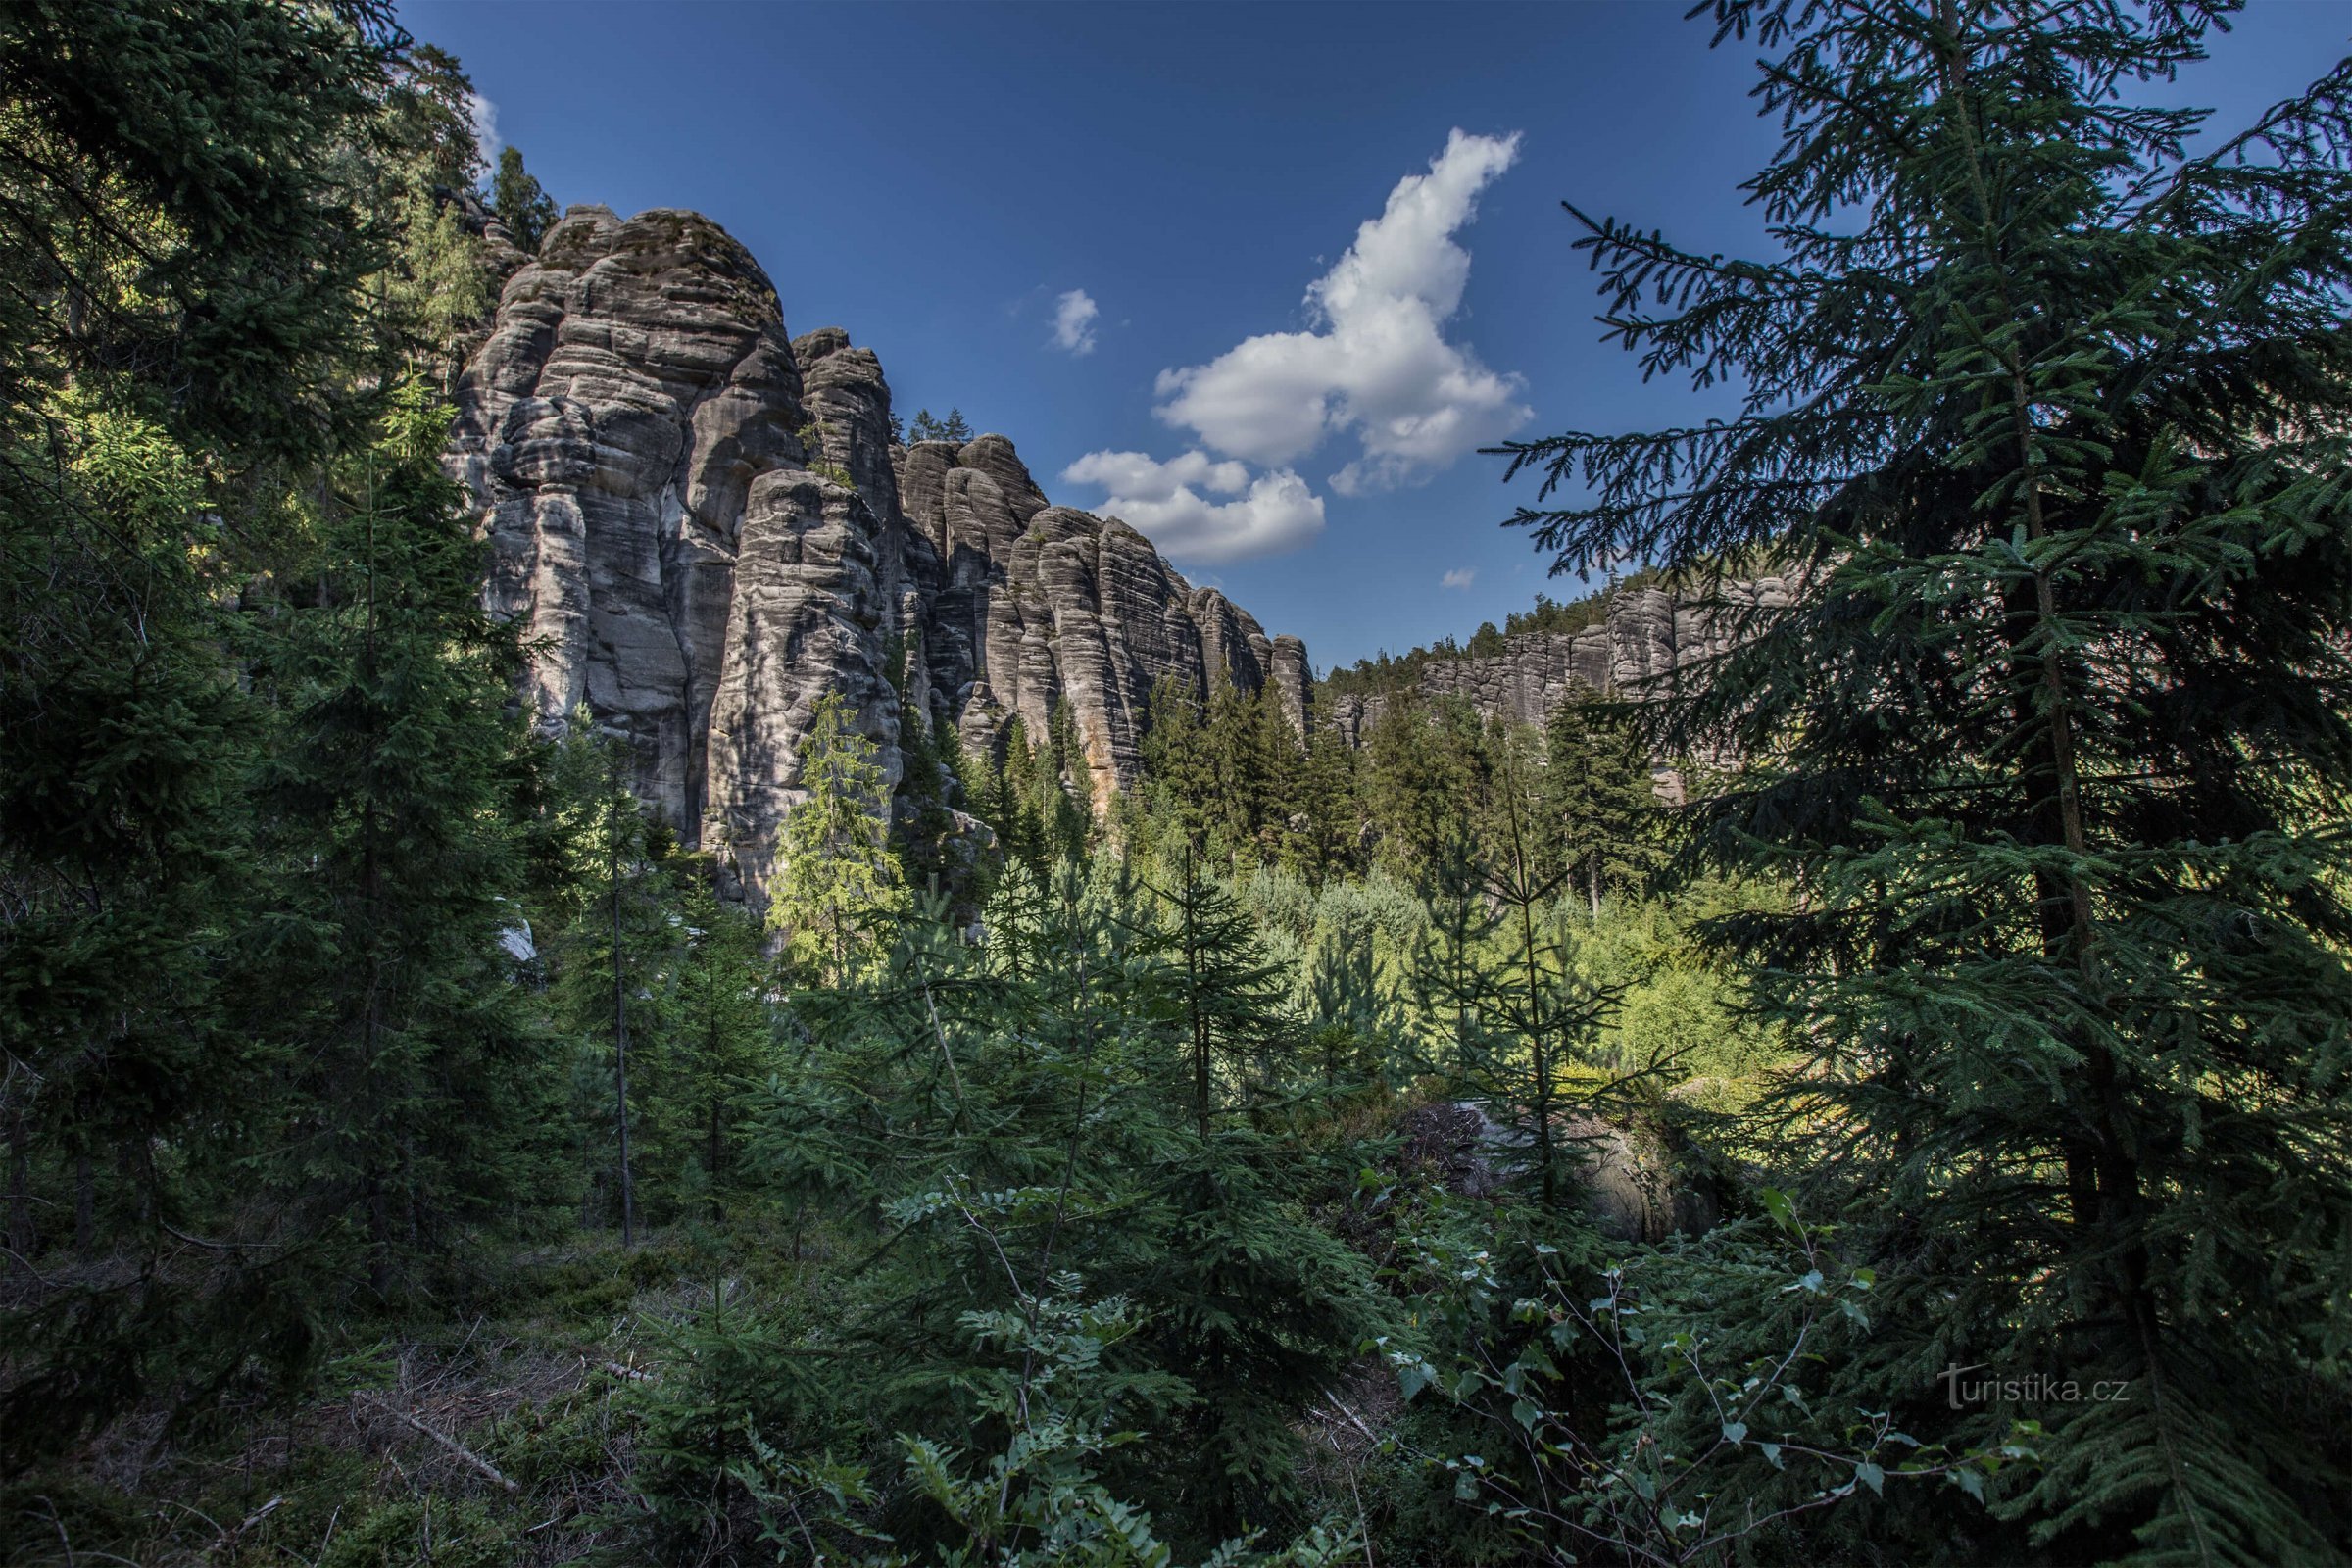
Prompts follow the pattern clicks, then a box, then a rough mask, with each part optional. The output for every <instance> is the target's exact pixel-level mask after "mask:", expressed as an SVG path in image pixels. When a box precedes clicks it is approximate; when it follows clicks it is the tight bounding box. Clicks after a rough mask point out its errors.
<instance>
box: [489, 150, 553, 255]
mask: <svg viewBox="0 0 2352 1568" xmlns="http://www.w3.org/2000/svg"><path fill="white" fill-rule="evenodd" d="M490 211H491V212H493V213H495V214H497V215H498V221H500V222H502V223H504V224H506V225H507V232H508V233H510V234H512V235H514V236H515V244H517V245H519V246H521V247H522V248H523V249H524V250H526V251H536V250H538V249H539V242H540V241H541V240H542V239H545V238H546V237H547V231H548V230H549V229H550V228H553V227H554V226H555V222H556V216H557V214H556V203H555V198H554V197H552V196H550V195H548V193H547V192H546V191H544V190H542V189H540V187H539V181H538V179H537V178H536V177H535V176H534V175H532V174H531V172H529V171H528V170H526V169H524V168H523V167H522V149H521V148H519V147H516V146H514V145H512V144H509V145H508V146H505V147H501V148H500V149H499V150H498V172H496V173H495V174H493V175H492V176H491V178H490Z"/></svg>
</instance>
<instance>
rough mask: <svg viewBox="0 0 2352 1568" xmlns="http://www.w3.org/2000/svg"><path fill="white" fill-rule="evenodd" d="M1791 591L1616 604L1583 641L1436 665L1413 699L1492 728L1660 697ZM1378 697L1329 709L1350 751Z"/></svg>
mask: <svg viewBox="0 0 2352 1568" xmlns="http://www.w3.org/2000/svg"><path fill="white" fill-rule="evenodd" d="M1792 594H1793V587H1792V585H1791V584H1790V583H1789V581H1788V580H1787V579H1785V578H1781V577H1759V578H1755V579H1753V580H1751V581H1746V582H1727V583H1725V584H1724V585H1723V586H1722V589H1721V590H1720V594H1719V596H1718V597H1719V598H1720V600H1721V604H1720V605H1713V606H1709V605H1697V604H1688V603H1682V602H1678V601H1677V600H1676V599H1675V598H1674V597H1673V596H1672V595H1670V594H1667V593H1665V592H1663V591H1662V590H1659V589H1656V588H1643V589H1637V590H1633V591H1631V592H1626V593H1621V594H1618V595H1615V596H1614V597H1612V598H1611V599H1610V600H1609V603H1608V609H1607V613H1606V615H1605V616H1604V618H1603V619H1602V620H1601V621H1600V622H1599V623H1598V624H1595V625H1592V626H1588V627H1586V628H1585V629H1584V630H1582V631H1576V632H1524V633H1521V634H1520V635H1518V636H1515V637H1513V638H1511V639H1510V641H1509V644H1508V646H1507V647H1506V648H1505V649H1504V651H1503V652H1502V653H1500V654H1495V655H1488V656H1484V657H1480V658H1475V659H1470V658H1465V659H1443V660H1432V661H1430V662H1428V663H1427V664H1425V665H1423V666H1422V669H1421V671H1420V675H1419V677H1418V679H1417V681H1416V682H1415V688H1414V689H1415V690H1416V691H1418V692H1419V693H1420V694H1421V695H1423V696H1425V697H1459V698H1462V699H1464V700H1466V701H1467V702H1468V703H1469V704H1470V706H1471V707H1473V708H1475V709H1477V710H1478V711H1479V713H1480V714H1481V715H1482V716H1484V717H1486V718H1490V719H1492V718H1495V717H1496V716H1498V715H1499V716H1501V717H1504V718H1507V719H1510V720H1512V721H1514V722H1517V723H1522V724H1542V723H1543V722H1544V720H1545V719H1547V718H1548V717H1550V716H1551V711H1552V710H1553V709H1555V708H1557V707H1558V706H1559V705H1560V704H1561V703H1562V702H1564V701H1565V700H1567V698H1568V697H1569V696H1571V695H1572V694H1574V693H1577V692H1580V691H1581V692H1605V693H1616V694H1626V695H1630V694H1635V693H1639V692H1641V691H1642V690H1644V689H1648V690H1655V689H1657V688H1658V687H1659V686H1661V685H1663V684H1669V683H1671V682H1672V680H1673V678H1674V677H1675V675H1676V674H1677V673H1678V672H1680V671H1682V670H1684V669H1687V668H1690V667H1691V666H1692V665H1694V664H1697V663H1699V662H1703V661H1705V660H1708V659H1711V658H1713V657H1714V656H1716V655H1718V654H1721V653H1723V652H1724V651H1725V650H1726V649H1727V648H1728V647H1729V646H1730V622H1731V621H1733V620H1734V619H1735V618H1736V617H1737V613H1738V612H1739V611H1740V610H1741V609H1743V608H1745V607H1749V606H1762V607H1765V608H1767V609H1778V608H1781V607H1783V606H1786V605H1788V604H1789V602H1790V599H1791V597H1792ZM1385 701H1386V699H1385V698H1383V697H1382V696H1379V695H1373V696H1359V695H1339V694H1333V695H1329V696H1327V697H1325V698H1324V699H1323V700H1322V703H1321V706H1320V708H1319V709H1318V711H1317V715H1316V716H1317V719H1318V721H1319V722H1322V723H1327V724H1330V725H1332V726H1334V727H1335V728H1336V729H1338V731H1339V733H1340V735H1341V737H1342V738H1343V739H1345V740H1346V741H1347V742H1348V744H1349V745H1350V746H1360V745H1362V744H1363V736H1364V731H1365V730H1366V729H1368V728H1369V727H1370V726H1371V724H1372V723H1373V722H1374V721H1375V720H1376V719H1377V718H1378V717H1379V716H1380V711H1381V709H1382V707H1383V705H1384V703H1385Z"/></svg>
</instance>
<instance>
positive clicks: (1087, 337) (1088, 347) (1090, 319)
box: [1054, 288, 1102, 354]
mask: <svg viewBox="0 0 2352 1568" xmlns="http://www.w3.org/2000/svg"><path fill="white" fill-rule="evenodd" d="M1101 314H1102V311H1101V309H1100V308H1099V307H1098V306H1097V305H1096V304H1095V301H1094V297H1093V296H1092V295H1090V294H1088V293H1087V291H1086V290H1084V289H1082V288H1074V289H1071V290H1070V291H1069V292H1068V293H1066V294H1063V295H1061V296H1060V297H1059V298H1058V299H1056V300H1054V347H1055V348H1057V349H1066V350H1067V351H1068V352H1070V353H1071V354H1092V353H1094V352H1095V318H1096V317H1097V316H1100V315H1101Z"/></svg>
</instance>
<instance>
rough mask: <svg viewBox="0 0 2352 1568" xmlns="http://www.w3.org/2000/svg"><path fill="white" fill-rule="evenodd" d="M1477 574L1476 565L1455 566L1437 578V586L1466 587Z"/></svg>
mask: <svg viewBox="0 0 2352 1568" xmlns="http://www.w3.org/2000/svg"><path fill="white" fill-rule="evenodd" d="M1477 576H1478V568H1477V567H1476V566H1456V567H1455V568H1454V569H1453V570H1451V571H1449V572H1447V573H1446V575H1445V576H1443V577H1440V578H1439V579H1438V586H1439V587H1441V588H1467V587H1469V586H1470V584H1471V582H1472V581H1474V580H1475V579H1476V578H1477Z"/></svg>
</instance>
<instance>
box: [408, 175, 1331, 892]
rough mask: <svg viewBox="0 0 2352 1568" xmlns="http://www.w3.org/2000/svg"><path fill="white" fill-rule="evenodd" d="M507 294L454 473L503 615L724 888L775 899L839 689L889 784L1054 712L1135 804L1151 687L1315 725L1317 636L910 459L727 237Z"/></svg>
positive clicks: (949, 462)
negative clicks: (1275, 709)
mask: <svg viewBox="0 0 2352 1568" xmlns="http://www.w3.org/2000/svg"><path fill="white" fill-rule="evenodd" d="M510 268H511V269H512V270H509V269H510ZM500 270H502V271H506V273H507V276H506V284H505V288H504V291H503V293H502V295H501V297H500V301H499V306H498V310H497V314H496V316H495V318H494V319H493V320H492V322H491V324H490V329H489V332H488V334H487V336H486V337H485V338H484V339H483V340H482V341H481V342H480V344H479V346H478V347H477V348H475V349H474V351H473V353H472V354H471V356H470V358H469V359H468V360H467V362H466V368H465V370H464V373H463V375H462V377H461V380H460V385H459V398H458V404H459V408H458V419H457V424H456V428H455V431H454V433H453V437H452V442H451V448H450V452H449V464H450V466H451V469H452V471H453V472H455V473H456V474H457V475H458V476H459V477H460V478H461V479H463V480H464V481H465V483H466V486H467V487H468V489H469V491H470V492H471V495H472V497H473V504H474V507H475V509H476V514H477V517H478V524H479V527H480V530H481V532H482V535H483V537H484V539H485V541H486V542H487V545H488V549H489V568H488V579H487V582H486V584H485V587H484V598H485V602H486V603H487V604H488V605H489V607H490V609H491V610H492V611H493V612H494V613H497V614H498V615H500V616H501V617H503V618H506V619H509V620H512V621H514V622H516V623H518V625H519V627H520V629H521V631H522V634H523V636H524V638H525V640H526V643H527V644H528V646H529V650H530V659H529V669H528V673H527V675H526V677H525V681H524V692H523V696H524V698H525V700H526V702H528V704H529V705H530V707H531V709H532V711H534V712H535V713H536V714H537V715H538V717H539V720H540V722H541V723H542V724H543V725H546V726H547V727H549V728H551V729H560V728H562V727H564V726H565V725H568V724H570V723H572V722H575V721H577V720H578V719H579V718H580V717H581V716H582V714H583V712H585V713H587V714H591V715H593V721H594V722H595V723H596V724H597V725H598V726H599V727H600V728H603V729H606V730H607V731H609V732H611V733H613V734H614V735H616V736H618V737H620V738H622V739H623V740H624V741H625V743H626V745H627V747H628V749H629V755H630V758H631V765H632V771H633V783H634V788H635V789H636V791H637V793H638V794H639V796H640V797H641V798H642V799H644V800H645V801H646V802H648V803H649V804H650V805H651V806H652V807H654V808H655V809H657V810H659V811H660V812H661V813H662V816H663V817H664V819H666V820H667V821H668V822H669V824H670V825H671V826H672V827H673V828H674V829H675V830H676V831H677V832H678V834H679V835H680V837H681V838H682V839H683V840H684V841H685V842H686V843H688V844H689V845H692V846H698V847H702V848H706V849H709V850H711V851H712V852H713V853H715V854H716V855H717V856H718V857H719V858H720V861H721V864H722V867H724V868H725V870H726V873H727V878H728V883H729V886H731V887H733V888H735V889H738V890H740V891H742V892H744V893H746V894H748V895H750V896H752V897H754V898H757V897H759V896H760V893H761V891H762V889H763V888H764V886H765V884H766V882H767V879H768V878H769V876H770V875H771V874H772V873H773V871H774V869H775V864H774V861H775V855H776V848H775V846H776V843H777V837H778V832H777V830H778V827H779V825H780V823H781V820H782V817H783V815H784V813H785V812H786V811H787V810H789V809H791V807H792V805H793V804H794V803H795V802H796V801H797V800H799V799H800V787H799V786H800V772H799V755H800V745H801V740H802V737H803V736H805V735H806V734H807V733H808V728H809V720H810V715H811V714H812V713H813V711H814V709H815V706H816V704H817V702H818V701H819V700H820V699H821V698H822V697H823V696H824V695H825V694H827V693H828V692H837V693H839V694H841V696H842V697H843V698H844V699H845V700H846V701H847V702H848V703H849V704H850V706H851V707H852V709H853V710H854V711H855V712H856V714H857V723H858V727H859V728H860V729H861V730H862V731H863V732H864V733H865V734H866V735H868V736H870V737H871V738H872V739H873V740H874V741H875V742H876V743H877V745H878V746H879V748H880V753H881V758H882V761H883V764H884V766H885V768H886V769H887V770H888V771H889V772H890V773H891V774H892V776H893V777H895V776H896V774H897V772H898V767H899V745H900V741H901V737H902V735H903V734H904V733H905V732H906V730H907V718H908V716H909V715H910V714H916V713H919V714H921V715H922V717H923V718H924V720H925V722H926V723H927V724H928V725H929V726H930V727H931V728H932V729H933V730H934V731H935V732H936V731H937V730H939V729H942V728H945V729H951V730H955V731H956V732H957V733H958V734H960V735H961V736H962V737H963V739H964V740H965V741H966V742H967V743H969V744H972V745H975V746H989V745H993V744H996V743H997V742H998V741H999V739H1000V738H1001V736H1002V735H1003V733H1004V731H1005V726H1006V725H1007V724H1008V723H1009V722H1010V720H1012V719H1013V718H1015V717H1018V718H1019V719H1020V720H1021V721H1022V724H1023V726H1024V728H1026V729H1027V731H1028V732H1029V734H1030V735H1031V737H1032V738H1034V737H1037V736H1039V735H1042V734H1043V733H1044V732H1045V730H1046V728H1047V726H1048V725H1049V724H1050V723H1051V722H1052V721H1053V716H1054V711H1055V709H1056V708H1057V707H1058V706H1059V705H1061V704H1064V703H1066V704H1067V705H1068V706H1069V710H1070V715H1071V718H1072V720H1073V721H1074V723H1075V725H1076V728H1077V733H1078V736H1079V740H1080V743H1081V745H1082V747H1083V749H1084V752H1085V757H1086V762H1087V766H1088V768H1089V770H1090V772H1091V775H1092V776H1091V779H1089V780H1087V781H1086V782H1088V783H1089V784H1090V785H1091V788H1092V792H1093V794H1094V796H1095V798H1096V800H1097V802H1098V804H1101V803H1105V802H1107V801H1108V799H1109V797H1110V795H1111V794H1112V792H1113V791H1115V790H1116V789H1118V788H1119V787H1120V786H1122V785H1124V784H1128V783H1131V782H1132V781H1133V780H1134V778H1135V776H1136V771H1137V768H1138V765H1139V760H1140V756H1141V753H1140V746H1141V741H1142V736H1143V729H1144V725H1145V721H1146V708H1147V705H1148V702H1149V699H1150V695H1151V692H1152V686H1153V685H1154V684H1155V683H1156V682H1157V681H1158V680H1159V679H1160V678H1161V677H1163V676H1175V677H1178V678H1180V679H1183V680H1187V681H1190V682H1192V683H1193V684H1194V685H1195V686H1196V687H1197V688H1199V689H1201V690H1205V689H1206V688H1207V687H1208V686H1209V685H1210V684H1211V682H1212V679H1213V678H1215V677H1216V676H1222V677H1223V678H1227V679H1230V680H1232V681H1233V682H1234V683H1235V684H1237V685H1239V686H1241V687H1243V688H1245V689H1250V690H1255V689H1256V688H1258V687H1259V686H1261V685H1263V684H1265V683H1267V682H1269V681H1271V682H1273V683H1274V685H1275V687H1276V690H1277V692H1278V693H1279V695H1280V698H1281V701H1282V704H1283V707H1284V709H1285V711H1287V712H1289V713H1290V714H1291V715H1292V717H1293V719H1294V721H1295V722H1297V723H1298V724H1299V726H1300V727H1301V730H1302V731H1303V726H1304V724H1305V723H1306V721H1307V717H1308V714H1307V704H1308V701H1309V688H1308V679H1307V662H1306V650H1305V648H1304V647H1303V646H1302V645H1301V644H1299V641H1298V639H1296V638H1291V637H1283V638H1272V639H1270V638H1268V637H1267V636H1266V634H1265V631H1264V629H1263V628H1261V627H1260V626H1259V625H1258V623H1257V622H1256V621H1255V620H1254V619H1252V618H1251V617H1250V614H1249V613H1247V612H1245V611H1243V610H1242V609H1241V608H1240V607H1238V606H1236V605H1234V604H1233V603H1232V602H1231V601H1229V600H1227V599H1226V598H1225V596H1224V595H1222V594H1220V593H1218V592H1217V591H1216V590H1214V589H1208V588H1195V587H1193V586H1192V585H1191V584H1190V583H1188V582H1186V581H1185V579H1184V578H1183V576H1182V575H1180V574H1179V573H1178V572H1177V571H1176V570H1175V569H1174V568H1173V567H1172V566H1170V565H1169V564H1168V563H1167V562H1166V561H1165V560H1163V559H1162V558H1161V557H1160V555H1159V553H1158V552H1157V551H1156V550H1154V549H1153V548H1152V543H1151V541H1150V540H1148V539H1146V538H1145V537H1144V536H1143V535H1142V534H1140V533H1138V532H1136V531H1135V530H1134V529H1132V528H1130V527H1128V526H1127V525H1126V524H1125V523H1123V522H1120V521H1118V520H1116V519H1115V518H1103V517H1097V516H1094V515H1091V514H1088V513H1084V512H1077V511H1073V510H1071V509H1069V508H1066V507H1055V506H1053V505H1052V504H1051V503H1050V502H1049V501H1048V500H1047V498H1046V496H1045V494H1044V492H1043V491H1042V490H1040V489H1039V488H1038V485H1037V482H1036V481H1035V479H1033V478H1032V477H1031V475H1030V473H1029V470H1028V468H1027V467H1026V466H1024V465H1023V464H1022V462H1021V460H1020V457H1019V455H1018V453H1016V452H1015V451H1014V449H1013V446H1012V443H1011V442H1010V441H1007V440H1006V439H1005V437H1003V436H1000V435H983V436H981V437H979V438H978V439H976V440H973V441H970V442H967V443H965V444H964V445H962V446H960V447H957V446H955V445H952V444H950V443H946V442H922V443H918V444H916V445H915V446H912V447H905V446H900V445H897V444H895V443H893V441H892V440H891V435H890V430H891V417H890V387H889V384H888V383H887V382H886V381H885V380H884V378H883V373H882V367H881V365H880V363H879V362H878V361H877V360H876V359H875V357H874V355H873V354H872V352H871V351H869V350H866V349H861V348H858V347H856V346H855V345H854V344H852V342H851V341H850V338H849V335H848V334H847V333H846V332H843V331H842V330H840V329H839V328H837V327H827V328H823V329H820V330H818V331H814V332H810V333H808V334H806V335H804V336H802V337H800V338H797V339H796V338H792V337H790V336H788V335H787V333H786V331H785V326H784V318H783V311H782V309H781V307H780V306H779V304H778V303H777V298H776V291H775V289H774V287H773V285H772V284H771V283H770V282H769V281H768V278H767V274H766V273H765V272H763V271H762V270H760V265H759V263H758V262H756V261H755V260H754V259H753V258H752V256H751V254H750V253H749V252H748V251H746V250H745V249H744V248H743V247H742V246H741V245H738V244H737V243H736V242H735V241H734V240H733V239H731V238H730V237H729V236H728V235H727V234H726V232H725V231H724V230H722V229H720V228H719V227H718V225H716V224H715V223H712V222H711V221H709V220H708V219H705V218H703V217H701V216H699V215H697V214H694V213H687V212H676V211H671V210H667V209H656V210H655V211H652V212H646V213H640V214H638V215H637V216H636V217H635V218H631V219H627V220H625V221H624V220H622V219H621V218H619V217H618V216H616V215H615V214H613V212H611V211H610V210H608V209H606V208H602V207H574V208H572V209H571V210H570V211H569V212H568V213H566V214H565V215H564V220H563V221H562V222H560V223H558V224H557V225H556V226H555V227H554V228H553V229H551V230H550V231H549V232H548V234H547V236H546V239H545V240H544V242H543V243H542V244H541V246H540V249H539V253H538V254H537V255H536V256H535V257H530V258H527V259H521V260H520V263H519V265H515V258H505V259H504V264H503V265H502V267H501V269H500ZM894 677H896V678H895V679H894Z"/></svg>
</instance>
